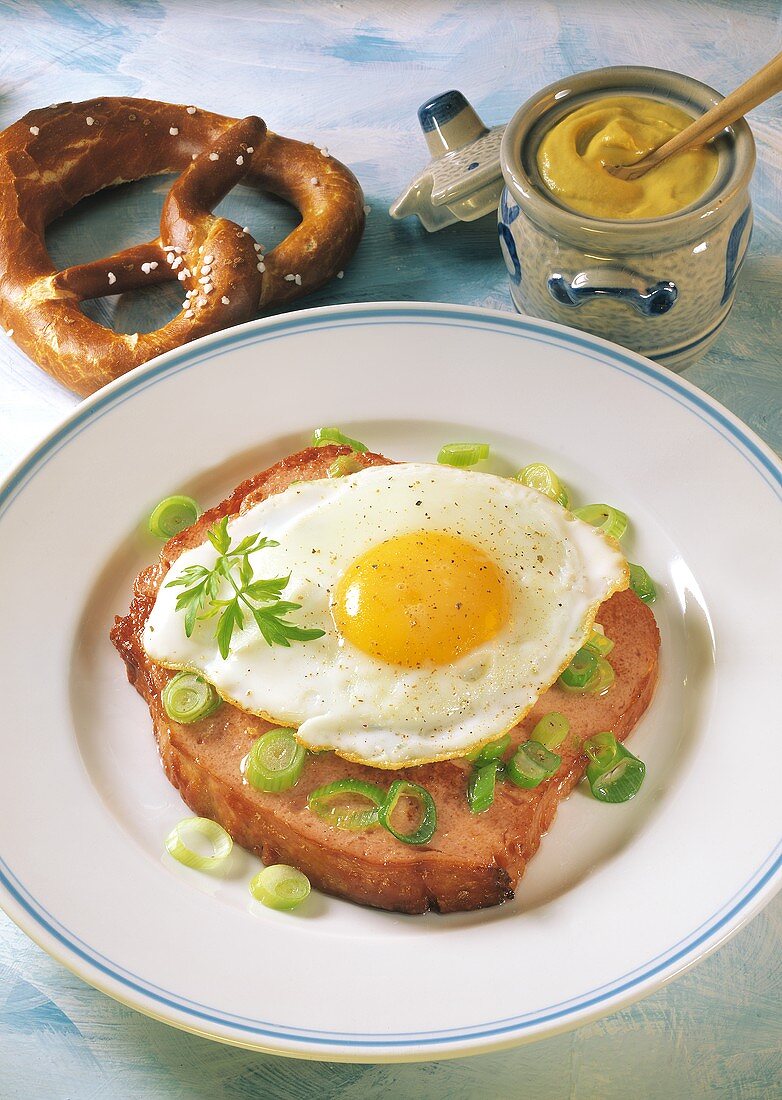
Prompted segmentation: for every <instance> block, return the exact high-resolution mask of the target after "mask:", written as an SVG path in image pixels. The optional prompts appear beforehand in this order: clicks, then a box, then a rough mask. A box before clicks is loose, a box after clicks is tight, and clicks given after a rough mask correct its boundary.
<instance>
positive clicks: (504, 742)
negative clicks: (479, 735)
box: [464, 733, 510, 768]
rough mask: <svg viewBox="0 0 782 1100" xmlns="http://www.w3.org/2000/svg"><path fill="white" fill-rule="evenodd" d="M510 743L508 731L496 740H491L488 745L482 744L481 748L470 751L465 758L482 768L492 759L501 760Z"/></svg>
mask: <svg viewBox="0 0 782 1100" xmlns="http://www.w3.org/2000/svg"><path fill="white" fill-rule="evenodd" d="M509 744H510V734H509V733H506V734H504V736H502V737H500V738H498V739H497V740H496V741H490V742H489V744H488V745H482V746H481V748H479V749H473V751H472V752H468V753H467V755H466V756H465V758H464V759H465V760H469V762H470V763H471V764H474V765H475V767H476V768H482V767H483V766H484V764H489V763H491V761H492V760H499V759H500V757H501V756H504V755H505V750H506V749H507V747H508V745H509Z"/></svg>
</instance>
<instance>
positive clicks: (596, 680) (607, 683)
mask: <svg viewBox="0 0 782 1100" xmlns="http://www.w3.org/2000/svg"><path fill="white" fill-rule="evenodd" d="M615 679H616V674H615V673H614V670H613V668H612V667H611V665H610V664H609V663H608V661H607V660H606V659H605V657H598V660H597V669H596V670H595V674H594V676H593V677H592V679H591V680H590V681H589V683H588V684H587V686H586V689H585V692H586V694H587V695H605V693H606V692H607V691H608V689H609V688H611V687H613V686H614V680H615Z"/></svg>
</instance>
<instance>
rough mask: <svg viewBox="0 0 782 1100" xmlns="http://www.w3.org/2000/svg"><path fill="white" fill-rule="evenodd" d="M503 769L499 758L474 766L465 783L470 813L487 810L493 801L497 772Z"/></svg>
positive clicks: (480, 812)
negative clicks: (480, 765) (478, 766)
mask: <svg viewBox="0 0 782 1100" xmlns="http://www.w3.org/2000/svg"><path fill="white" fill-rule="evenodd" d="M500 771H504V768H503V765H502V764H501V763H500V761H499V760H491V761H490V762H489V763H488V764H484V765H483V766H482V767H480V768H476V769H475V771H474V772H473V773H472V775H471V776H470V779H469V782H468V783H467V802H468V803H469V806H470V813H472V814H482V813H485V812H486V810H488V808H489V806H491V804H492V802H493V801H494V788H495V786H496V783H497V779H498V773H499V772H500Z"/></svg>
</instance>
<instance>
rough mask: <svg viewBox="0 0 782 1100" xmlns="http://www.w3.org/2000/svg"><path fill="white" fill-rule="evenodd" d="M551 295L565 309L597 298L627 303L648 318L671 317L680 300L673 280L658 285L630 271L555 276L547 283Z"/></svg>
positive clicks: (605, 269)
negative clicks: (673, 308) (669, 314)
mask: <svg viewBox="0 0 782 1100" xmlns="http://www.w3.org/2000/svg"><path fill="white" fill-rule="evenodd" d="M547 286H548V290H549V294H550V295H551V297H552V298H553V299H554V301H555V302H559V304H560V305H563V306H582V305H584V303H585V302H591V301H592V300H593V299H595V298H610V299H613V300H614V301H619V302H625V303H626V304H627V305H628V306H631V307H632V308H633V309H634V310H636V312H638V313H641V314H643V316H644V317H657V316H659V315H660V314H662V313H667V312H668V310H669V309H671V308H672V307H673V305H674V304H675V302H676V299H677V298H678V296H679V291H678V290H677V289H676V284H675V283H672V282H671V281H670V280H669V279H665V280H662V279H661V280H660V281H658V282H654V281H652V280H650V279H648V278H646V277H644V276H643V275H639V274H638V272H637V271H631V270H630V269H629V268H626V267H597V268H594V269H592V270H591V271H579V272H578V274H577V275H573V276H569V275H563V274H561V273H560V272H554V273H553V274H551V275H549V277H548V280H547Z"/></svg>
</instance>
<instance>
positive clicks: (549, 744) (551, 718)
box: [530, 710, 570, 750]
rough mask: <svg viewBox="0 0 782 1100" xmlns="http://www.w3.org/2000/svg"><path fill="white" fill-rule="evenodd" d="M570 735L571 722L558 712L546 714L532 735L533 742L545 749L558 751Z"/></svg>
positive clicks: (553, 711)
mask: <svg viewBox="0 0 782 1100" xmlns="http://www.w3.org/2000/svg"><path fill="white" fill-rule="evenodd" d="M569 733H570V722H569V721H568V720H567V718H566V717H565V715H564V714H560V713H559V712H558V711H556V710H552V711H549V713H548V714H544V715H543V717H542V718H541V719H540V721H539V722H538V723H537V725H536V726H535V728H534V730H533V731H532V733H531V734H530V740H531V741H537V742H538V744H539V745H542V746H543V748H544V749H549V750H551V749H557V748H559V746H560V745H561V744H562V742H563V741H564V740H565V738H566V737H567V735H568V734H569Z"/></svg>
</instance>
